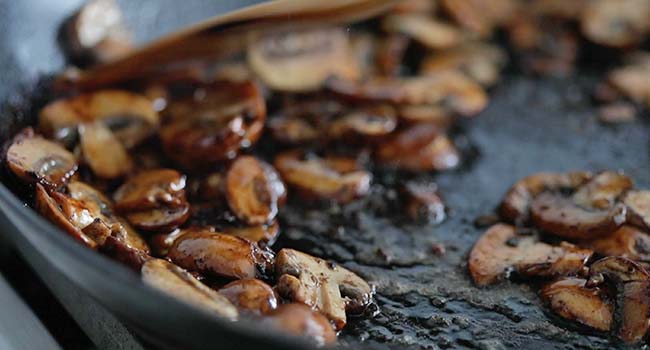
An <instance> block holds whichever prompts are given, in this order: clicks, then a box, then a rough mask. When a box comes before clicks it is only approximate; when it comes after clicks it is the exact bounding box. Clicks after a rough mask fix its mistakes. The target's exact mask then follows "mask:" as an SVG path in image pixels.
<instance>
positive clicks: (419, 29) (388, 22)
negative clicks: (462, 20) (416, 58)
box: [382, 13, 464, 49]
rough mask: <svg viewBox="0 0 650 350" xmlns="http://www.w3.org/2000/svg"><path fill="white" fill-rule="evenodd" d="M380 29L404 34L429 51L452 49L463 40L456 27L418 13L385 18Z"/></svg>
mask: <svg viewBox="0 0 650 350" xmlns="http://www.w3.org/2000/svg"><path fill="white" fill-rule="evenodd" d="M382 27H383V28H384V30H386V31H387V32H389V33H400V34H404V35H406V36H408V37H410V38H412V39H413V40H415V41H417V42H419V43H420V44H422V45H424V46H426V47H427V48H430V49H445V48H449V47H453V46H456V45H458V44H460V43H461V42H462V40H463V38H464V36H463V33H462V32H461V31H460V30H459V29H458V28H457V27H454V26H453V25H451V24H449V23H446V22H443V21H440V20H438V19H434V18H433V17H429V16H426V15H423V14H419V13H415V14H394V15H389V16H386V17H385V18H384V20H383V22H382Z"/></svg>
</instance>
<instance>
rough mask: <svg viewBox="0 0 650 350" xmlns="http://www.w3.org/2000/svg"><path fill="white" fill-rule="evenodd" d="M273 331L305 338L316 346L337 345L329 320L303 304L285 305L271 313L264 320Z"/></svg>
mask: <svg viewBox="0 0 650 350" xmlns="http://www.w3.org/2000/svg"><path fill="white" fill-rule="evenodd" d="M263 322H264V324H268V325H270V326H271V327H273V329H277V330H279V331H282V332H286V333H288V334H291V335H295V336H299V337H305V338H307V339H308V340H310V341H312V342H314V343H315V345H316V346H324V345H331V344H334V343H336V333H335V332H334V330H333V329H332V326H331V325H330V323H329V321H328V320H327V318H325V317H324V316H323V315H321V314H319V313H318V312H315V311H313V310H311V309H310V308H309V307H307V306H305V305H302V304H284V305H280V306H279V307H278V308H277V309H275V310H273V311H271V312H270V313H269V314H268V315H267V316H266V317H265V318H264V319H263Z"/></svg>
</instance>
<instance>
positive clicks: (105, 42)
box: [66, 0, 133, 63]
mask: <svg viewBox="0 0 650 350" xmlns="http://www.w3.org/2000/svg"><path fill="white" fill-rule="evenodd" d="M66 34H67V35H66V39H67V40H66V44H67V46H68V49H69V50H70V54H71V55H72V56H74V57H75V58H77V59H82V60H86V59H89V60H91V62H92V63H96V62H107V61H111V60H113V59H116V58H118V57H120V56H123V55H125V54H126V53H128V52H130V51H131V50H132V48H133V43H132V42H131V37H130V34H129V33H128V31H127V30H126V28H125V26H124V23H123V20H122V13H121V12H120V9H119V6H118V4H117V3H116V1H114V0H93V1H89V2H88V3H86V4H85V5H84V6H83V7H81V9H80V10H79V11H78V12H77V13H76V14H75V16H74V17H72V18H71V19H70V20H69V22H68V23H67V24H66Z"/></svg>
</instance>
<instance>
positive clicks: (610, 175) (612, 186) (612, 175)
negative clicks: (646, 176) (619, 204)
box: [573, 171, 634, 209]
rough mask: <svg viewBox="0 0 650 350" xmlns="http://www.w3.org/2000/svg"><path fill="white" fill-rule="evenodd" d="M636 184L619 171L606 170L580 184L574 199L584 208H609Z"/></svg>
mask: <svg viewBox="0 0 650 350" xmlns="http://www.w3.org/2000/svg"><path fill="white" fill-rule="evenodd" d="M633 186H634V184H633V183H632V180H631V179H630V178H629V177H627V176H625V175H623V174H621V173H617V172H613V171H605V172H602V173H600V174H598V175H596V176H595V177H594V178H592V179H591V180H589V182H587V183H586V184H584V185H582V186H580V188H579V189H578V191H577V192H576V193H575V194H573V201H574V202H575V203H576V204H577V205H579V206H581V207H584V208H595V209H609V208H611V207H612V206H613V205H614V204H615V202H616V200H617V199H618V198H619V197H621V196H622V195H623V194H624V193H625V192H627V191H628V190H629V189H631V188H632V187H633Z"/></svg>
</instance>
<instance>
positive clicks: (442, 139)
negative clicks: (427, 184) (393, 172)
mask: <svg viewBox="0 0 650 350" xmlns="http://www.w3.org/2000/svg"><path fill="white" fill-rule="evenodd" d="M375 157H376V159H377V160H378V161H379V162H380V163H381V164H383V165H385V166H389V167H396V168H399V169H404V170H409V171H416V172H417V171H434V170H435V171H443V170H449V169H453V168H455V167H457V166H458V165H459V164H460V154H459V152H458V150H457V149H456V147H455V146H454V144H453V142H452V141H451V140H450V139H449V138H448V137H447V136H446V135H445V134H443V133H442V132H441V130H440V128H439V127H438V126H436V125H433V124H415V125H413V126H410V127H408V128H406V129H404V130H402V131H400V132H398V133H397V134H395V135H393V136H392V137H391V138H390V139H388V140H387V141H385V142H382V143H381V144H380V145H379V146H378V147H377V150H376V153H375Z"/></svg>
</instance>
